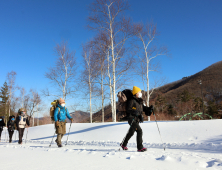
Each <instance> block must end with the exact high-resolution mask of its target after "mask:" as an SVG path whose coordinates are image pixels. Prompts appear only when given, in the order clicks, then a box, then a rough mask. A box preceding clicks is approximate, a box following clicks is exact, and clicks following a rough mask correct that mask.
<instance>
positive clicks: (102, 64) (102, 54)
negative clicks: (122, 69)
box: [93, 32, 112, 122]
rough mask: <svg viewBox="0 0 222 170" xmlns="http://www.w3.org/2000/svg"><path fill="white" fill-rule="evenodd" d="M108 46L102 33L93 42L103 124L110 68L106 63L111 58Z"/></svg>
mask: <svg viewBox="0 0 222 170" xmlns="http://www.w3.org/2000/svg"><path fill="white" fill-rule="evenodd" d="M108 44H109V41H108V38H107V36H106V35H105V34H104V33H102V32H101V33H99V34H97V35H96V37H95V38H94V40H93V45H94V46H93V47H94V48H93V49H94V50H93V56H94V58H95V59H94V60H95V62H96V63H97V64H96V67H97V68H96V70H97V71H98V74H97V76H96V80H95V83H97V84H98V85H99V86H100V96H101V110H102V122H104V114H105V113H104V101H105V91H106V88H105V78H106V73H107V68H109V66H107V64H108V62H107V61H106V59H107V57H109V55H108V50H109V49H108ZM107 55H108V56H107ZM109 78H110V77H109ZM110 80H111V79H110ZM111 85H112V84H111V83H110V87H111ZM110 94H112V91H111V90H110ZM111 97H112V96H111Z"/></svg>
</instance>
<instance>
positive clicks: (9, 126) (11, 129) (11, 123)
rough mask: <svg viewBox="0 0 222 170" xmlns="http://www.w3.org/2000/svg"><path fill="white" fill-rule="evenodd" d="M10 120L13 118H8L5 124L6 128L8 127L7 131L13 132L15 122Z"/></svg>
mask: <svg viewBox="0 0 222 170" xmlns="http://www.w3.org/2000/svg"><path fill="white" fill-rule="evenodd" d="M12 118H14V119H15V116H10V117H9V121H8V123H7V127H8V130H9V131H14V130H15V120H14V121H12Z"/></svg>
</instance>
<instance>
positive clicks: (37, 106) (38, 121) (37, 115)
mask: <svg viewBox="0 0 222 170" xmlns="http://www.w3.org/2000/svg"><path fill="white" fill-rule="evenodd" d="M37 117H38V119H37V126H39V112H38V104H37Z"/></svg>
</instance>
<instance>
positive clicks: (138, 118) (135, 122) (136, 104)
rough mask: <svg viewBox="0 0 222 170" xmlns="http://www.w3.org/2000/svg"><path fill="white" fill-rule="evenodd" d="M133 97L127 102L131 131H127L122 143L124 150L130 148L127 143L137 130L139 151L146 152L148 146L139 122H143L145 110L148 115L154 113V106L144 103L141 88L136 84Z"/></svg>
mask: <svg viewBox="0 0 222 170" xmlns="http://www.w3.org/2000/svg"><path fill="white" fill-rule="evenodd" d="M132 94H133V97H132V99H130V100H129V101H128V102H127V108H126V112H127V115H128V123H129V125H130V129H129V132H128V133H127V135H126V137H125V139H124V141H123V142H122V143H121V144H120V146H121V147H122V149H123V150H128V148H127V147H126V146H127V143H128V141H129V139H130V138H131V137H132V136H133V134H134V132H135V131H136V132H137V138H136V140H137V149H138V152H144V151H146V150H147V148H144V147H143V139H142V135H143V131H142V129H141V127H140V125H139V122H143V115H142V114H143V112H145V114H146V115H147V116H150V115H151V114H152V108H153V106H151V107H147V106H144V105H143V99H142V93H141V89H140V88H138V87H136V86H134V87H133V91H132Z"/></svg>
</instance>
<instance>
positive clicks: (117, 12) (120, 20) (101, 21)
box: [88, 0, 134, 122]
mask: <svg viewBox="0 0 222 170" xmlns="http://www.w3.org/2000/svg"><path fill="white" fill-rule="evenodd" d="M128 7H129V5H128V2H127V1H124V0H95V1H94V2H93V3H92V4H91V5H90V9H89V10H90V12H91V13H90V16H89V17H88V20H89V22H90V25H89V28H90V29H92V30H96V31H98V32H104V33H105V34H106V35H107V37H108V38H109V45H108V49H109V50H108V55H107V56H108V58H107V62H108V65H107V66H108V68H107V70H108V77H109V86H110V95H111V96H110V100H111V106H112V120H113V122H116V83H117V80H118V77H117V74H118V72H117V69H116V67H117V62H118V61H120V60H122V59H123V55H122V54H123V51H124V46H125V44H126V41H127V40H128V39H129V38H130V37H131V36H132V35H133V34H134V30H133V27H132V24H131V20H130V18H127V17H125V16H124V15H123V14H124V11H126V10H127V9H128ZM109 62H110V63H111V64H110V65H109ZM123 64H124V62H123ZM126 67H127V65H126ZM110 71H111V72H110ZM122 73H124V71H123V72H122ZM119 76H120V75H119Z"/></svg>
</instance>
